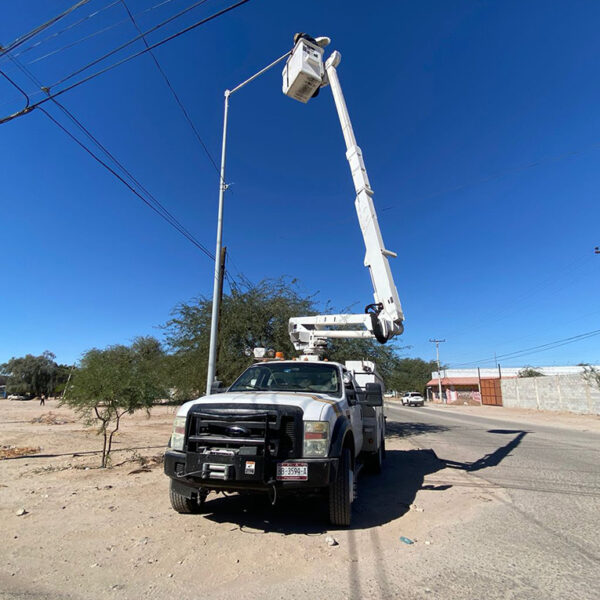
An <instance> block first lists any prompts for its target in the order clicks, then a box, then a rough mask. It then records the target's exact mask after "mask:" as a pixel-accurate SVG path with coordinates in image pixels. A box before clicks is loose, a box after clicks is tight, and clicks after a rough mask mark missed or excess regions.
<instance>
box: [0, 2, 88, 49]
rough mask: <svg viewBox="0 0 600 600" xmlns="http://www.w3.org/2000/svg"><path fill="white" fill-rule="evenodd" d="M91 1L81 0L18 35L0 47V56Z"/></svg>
mask: <svg viewBox="0 0 600 600" xmlns="http://www.w3.org/2000/svg"><path fill="white" fill-rule="evenodd" d="M89 1H90V0H79V2H77V3H75V4H73V6H71V7H69V8H67V9H66V10H64V11H63V12H62V13H60V14H58V15H56V16H55V17H52V18H51V19H50V20H49V21H46V22H45V23H42V24H41V25H38V26H37V27H35V28H34V29H32V30H31V31H30V32H29V33H26V34H24V35H22V36H21V37H18V38H17V39H16V40H15V41H14V42H12V43H11V44H9V45H8V46H6V47H5V48H0V56H2V55H3V54H6V53H7V52H12V51H13V50H14V49H15V48H18V47H19V46H20V45H21V44H24V43H25V42H27V41H28V40H30V39H31V38H32V37H34V36H36V35H37V34H38V33H40V32H42V31H44V29H47V28H48V27H50V26H51V25H54V23H57V22H58V21H60V20H61V19H63V18H64V17H66V16H67V15H69V14H71V13H72V12H73V11H74V10H77V9H78V8H79V7H81V6H83V5H84V4H87V3H88V2H89Z"/></svg>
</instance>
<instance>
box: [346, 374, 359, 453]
mask: <svg viewBox="0 0 600 600" xmlns="http://www.w3.org/2000/svg"><path fill="white" fill-rule="evenodd" d="M348 380H349V381H348ZM344 392H345V394H346V400H347V402H348V407H349V410H350V423H351V425H352V433H353V434H354V444H355V454H356V456H358V454H359V453H360V451H361V450H362V446H363V420H362V409H361V407H360V405H359V404H358V395H357V393H356V388H355V387H354V382H353V378H352V377H351V376H350V373H348V371H346V370H344Z"/></svg>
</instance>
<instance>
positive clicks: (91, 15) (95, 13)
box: [13, 0, 120, 56]
mask: <svg viewBox="0 0 600 600" xmlns="http://www.w3.org/2000/svg"><path fill="white" fill-rule="evenodd" d="M119 2H120V0H112V2H110V3H109V4H107V5H105V6H103V7H102V8H97V9H96V10H94V11H92V12H91V13H89V14H87V15H86V16H85V17H82V18H81V19H78V20H77V21H73V23H69V25H67V26H65V27H63V28H62V29H59V30H58V31H55V32H54V33H51V34H50V35H47V36H46V37H45V38H42V39H41V40H38V41H37V42H34V43H33V44H31V45H30V46H27V47H26V48H23V49H22V50H19V52H15V53H14V54H13V56H22V55H23V54H26V53H27V52H30V51H31V50H33V49H35V48H38V47H39V46H41V45H42V44H44V43H46V42H48V41H50V40H53V39H55V38H57V37H59V36H61V35H62V34H63V33H66V32H67V31H70V30H71V29H73V28H74V27H77V26H78V25H81V24H82V23H85V21H88V20H90V19H93V18H94V17H96V16H98V15H99V14H100V13H102V12H104V11H105V10H108V9H109V8H112V7H113V6H115V5H116V4H119Z"/></svg>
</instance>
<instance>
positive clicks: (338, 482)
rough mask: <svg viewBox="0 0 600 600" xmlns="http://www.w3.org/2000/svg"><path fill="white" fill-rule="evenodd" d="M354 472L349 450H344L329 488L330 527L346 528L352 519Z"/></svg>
mask: <svg viewBox="0 0 600 600" xmlns="http://www.w3.org/2000/svg"><path fill="white" fill-rule="evenodd" d="M353 495H354V471H353V470H352V458H351V456H350V449H349V448H344V449H343V451H342V456H341V457H340V463H339V467H338V472H337V475H336V478H335V481H334V482H333V483H332V484H331V487H330V488H329V520H330V521H331V524H332V525H338V526H341V527H347V526H348V525H350V519H351V517H352V499H353V498H352V496H353Z"/></svg>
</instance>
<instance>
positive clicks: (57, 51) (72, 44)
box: [15, 0, 173, 65]
mask: <svg viewBox="0 0 600 600" xmlns="http://www.w3.org/2000/svg"><path fill="white" fill-rule="evenodd" d="M120 2H121V0H115V4H119V3H120ZM169 2H173V0H163V2H159V3H158V4H155V5H154V6H149V7H148V8H145V9H144V10H140V11H139V12H137V13H135V15H142V14H144V13H147V12H150V11H153V10H156V9H157V8H160V7H161V6H164V5H165V4H168V3H169ZM128 21H129V18H125V19H120V20H119V21H117V22H116V23H112V24H111V25H107V26H106V27H102V28H101V29H98V30H97V31H94V32H92V33H90V34H88V35H86V36H84V37H81V38H79V39H77V40H74V41H72V42H69V43H68V44H65V45H64V46H61V47H60V48H56V49H55V50H52V51H51V52H48V53H46V54H43V55H42V56H39V57H38V58H36V59H34V60H31V61H29V63H28V64H30V65H33V64H35V63H37V62H40V61H42V60H45V59H46V58H50V57H51V56H54V55H56V54H60V53H61V52H64V51H65V50H68V49H69V48H74V47H75V46H77V45H79V44H82V43H83V42H87V41H88V40H91V39H92V38H95V37H97V36H99V35H102V34H103V33H106V32H107V31H110V30H111V29H114V28H115V27H118V26H119V25H122V24H123V23H127V22H128ZM15 56H20V54H16V55H15Z"/></svg>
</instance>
